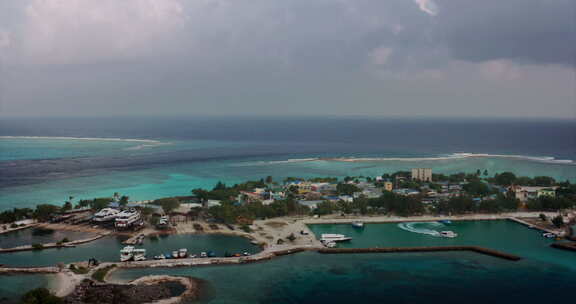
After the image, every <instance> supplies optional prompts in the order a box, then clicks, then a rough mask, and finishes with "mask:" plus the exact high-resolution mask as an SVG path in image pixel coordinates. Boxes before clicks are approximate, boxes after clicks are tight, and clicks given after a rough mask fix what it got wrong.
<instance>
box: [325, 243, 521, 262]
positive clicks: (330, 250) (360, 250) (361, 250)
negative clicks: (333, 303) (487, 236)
mask: <svg viewBox="0 0 576 304" xmlns="http://www.w3.org/2000/svg"><path fill="white" fill-rule="evenodd" d="M442 251H472V252H476V253H480V254H485V255H489V256H493V257H497V258H502V259H505V260H510V261H519V260H521V259H522V258H521V257H519V256H516V255H513V254H509V253H505V252H501V251H497V250H493V249H488V248H484V247H478V246H432V247H384V248H322V249H319V250H318V253H323V254H350V253H400V252H442Z"/></svg>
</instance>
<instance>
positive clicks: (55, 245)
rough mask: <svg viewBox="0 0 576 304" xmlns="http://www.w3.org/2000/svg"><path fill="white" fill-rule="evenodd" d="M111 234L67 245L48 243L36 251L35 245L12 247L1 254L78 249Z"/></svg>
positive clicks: (0, 250)
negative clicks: (52, 249)
mask: <svg viewBox="0 0 576 304" xmlns="http://www.w3.org/2000/svg"><path fill="white" fill-rule="evenodd" d="M108 234H109V233H103V234H98V235H96V236H94V237H91V238H87V239H82V240H76V241H70V242H66V243H61V244H58V243H46V244H42V248H39V249H36V248H34V246H33V245H24V246H18V247H12V248H2V249H0V253H9V252H18V251H31V250H44V249H50V248H67V247H76V246H77V245H80V244H84V243H89V242H92V241H95V240H97V239H100V238H102V237H104V236H106V235H108Z"/></svg>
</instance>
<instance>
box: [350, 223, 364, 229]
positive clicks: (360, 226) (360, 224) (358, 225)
mask: <svg viewBox="0 0 576 304" xmlns="http://www.w3.org/2000/svg"><path fill="white" fill-rule="evenodd" d="M352 227H354V228H364V223H362V222H352Z"/></svg>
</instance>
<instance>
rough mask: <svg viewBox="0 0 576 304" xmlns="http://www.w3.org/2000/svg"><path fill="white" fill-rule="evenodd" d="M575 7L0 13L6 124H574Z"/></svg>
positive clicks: (215, 2) (557, 0)
mask: <svg viewBox="0 0 576 304" xmlns="http://www.w3.org/2000/svg"><path fill="white" fill-rule="evenodd" d="M575 23H576V0H505V1H504V0H483V1H478V0H121V1H120V0H98V1H94V0H1V1H0V116H69V115H75V116H99V115H127V114H129V115H174V114H177V115H372V116H409V117H414V116H418V117H426V116H429V117H486V116H488V117H547V118H575V117H576V76H575V67H576V58H575V56H576V24H575Z"/></svg>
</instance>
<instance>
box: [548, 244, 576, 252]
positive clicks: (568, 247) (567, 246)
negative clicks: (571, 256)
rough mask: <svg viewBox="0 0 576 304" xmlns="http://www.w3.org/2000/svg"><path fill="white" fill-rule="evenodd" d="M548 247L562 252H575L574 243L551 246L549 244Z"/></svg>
mask: <svg viewBox="0 0 576 304" xmlns="http://www.w3.org/2000/svg"><path fill="white" fill-rule="evenodd" d="M550 247H552V248H557V249H563V250H569V251H576V243H574V242H569V243H552V244H550Z"/></svg>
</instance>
